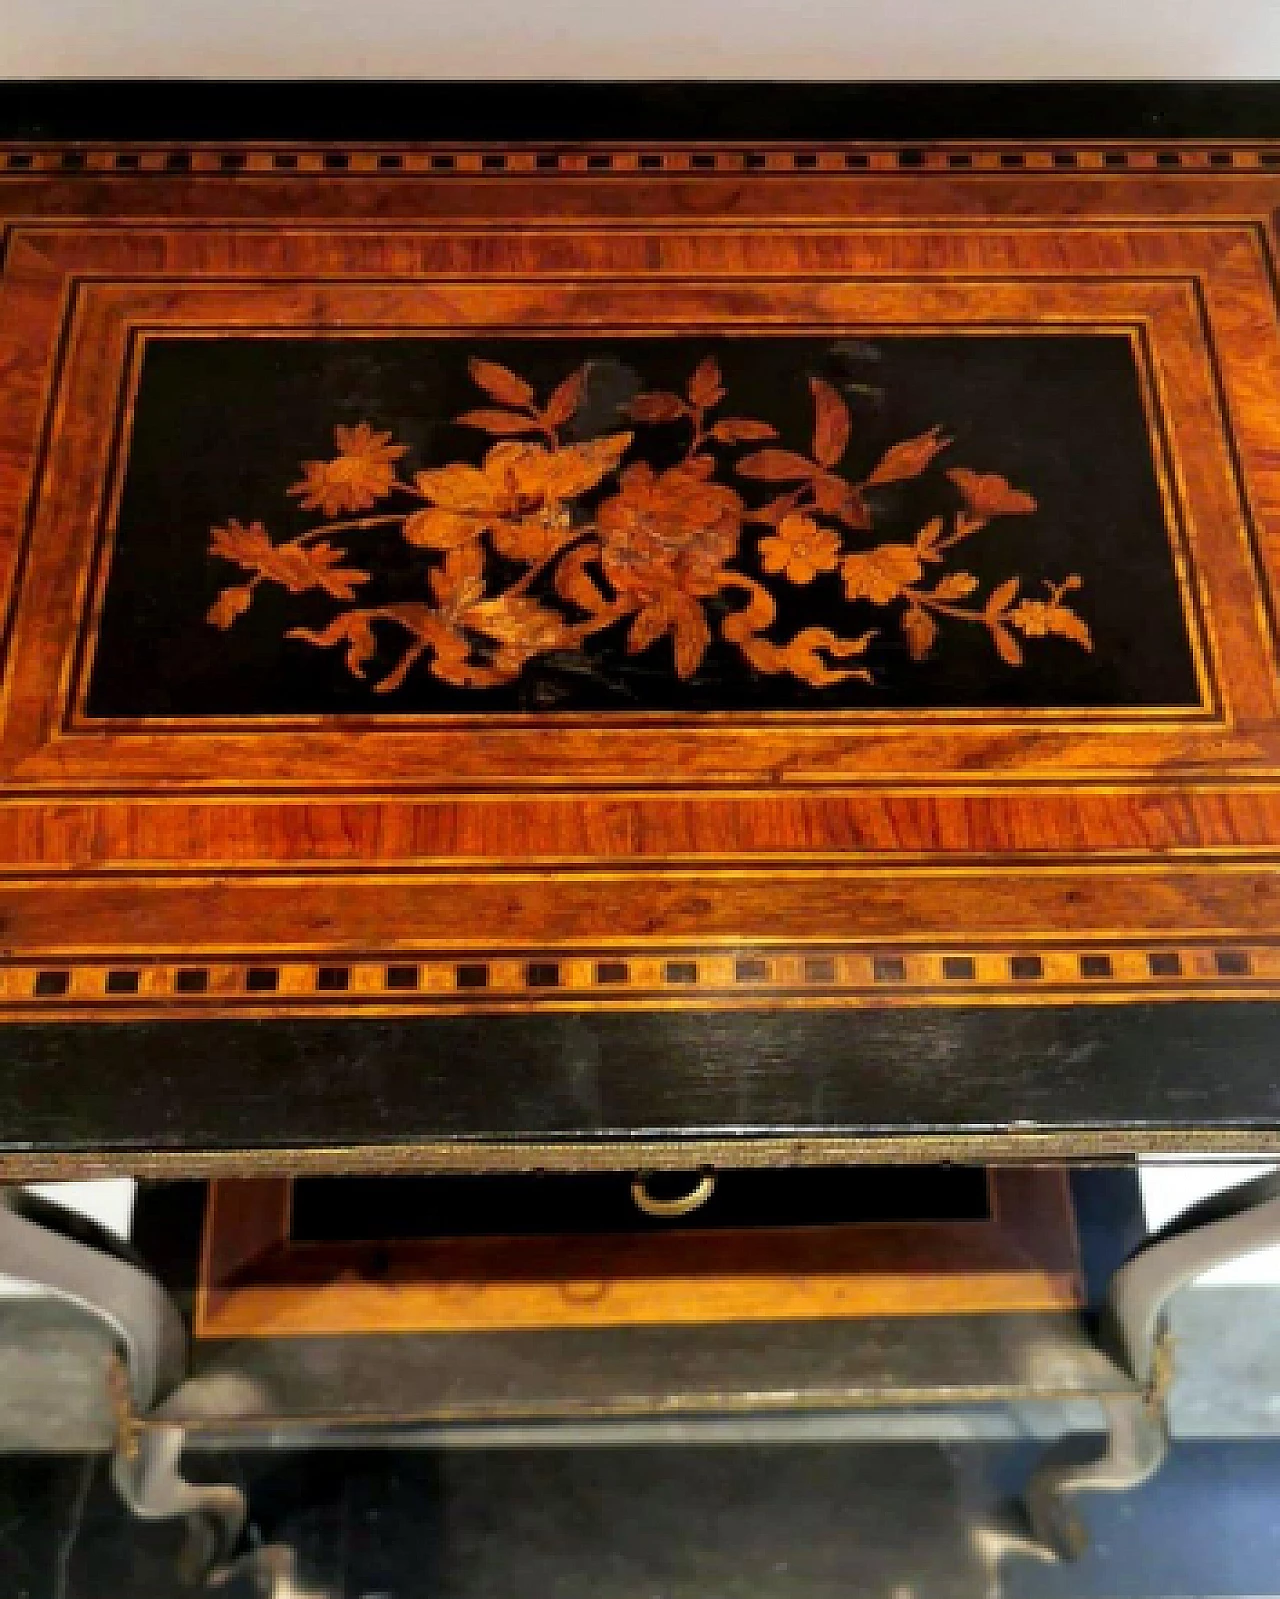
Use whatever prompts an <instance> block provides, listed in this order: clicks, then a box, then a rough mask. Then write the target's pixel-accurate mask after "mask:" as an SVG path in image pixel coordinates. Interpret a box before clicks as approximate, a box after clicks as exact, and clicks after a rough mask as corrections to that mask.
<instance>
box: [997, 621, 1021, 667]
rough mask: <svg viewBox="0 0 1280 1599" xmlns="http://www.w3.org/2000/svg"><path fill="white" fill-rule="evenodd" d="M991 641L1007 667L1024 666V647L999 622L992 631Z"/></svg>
mask: <svg viewBox="0 0 1280 1599" xmlns="http://www.w3.org/2000/svg"><path fill="white" fill-rule="evenodd" d="M991 641H992V643H993V644H994V645H995V647H996V654H997V655H998V656H999V657H1000V659H1001V660H1002V661H1003V662H1004V663H1005V665H1006V666H1021V665H1022V647H1021V645H1019V643H1018V641H1017V639H1016V638H1014V636H1013V634H1012V633H1011V632H1010V631H1009V629H1008V628H1007V627H1002V626H1001V624H1000V623H999V622H997V623H996V624H995V625H994V626H993V627H992V629H991Z"/></svg>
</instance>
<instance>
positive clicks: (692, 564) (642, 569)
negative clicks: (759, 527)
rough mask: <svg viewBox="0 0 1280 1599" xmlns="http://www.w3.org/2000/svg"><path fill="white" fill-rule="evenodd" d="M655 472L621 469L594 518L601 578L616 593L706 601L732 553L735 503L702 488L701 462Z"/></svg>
mask: <svg viewBox="0 0 1280 1599" xmlns="http://www.w3.org/2000/svg"><path fill="white" fill-rule="evenodd" d="M704 461H705V462H706V464H707V465H708V466H709V465H710V462H709V461H707V458H706V457H703V458H701V460H699V461H696V462H687V463H684V464H682V465H680V466H672V467H668V468H666V470H665V471H655V470H654V468H653V467H651V466H649V465H648V464H647V463H646V462H643V461H640V462H636V463H635V464H634V465H632V466H629V467H627V468H626V469H625V470H624V471H623V472H622V473H621V474H620V475H619V478H618V492H617V493H616V494H614V495H612V496H610V498H609V499H607V500H605V501H603V502H602V503H601V505H600V506H599V508H598V509H597V511H596V531H597V532H598V534H599V536H600V542H601V549H602V553H601V565H602V567H603V569H604V574H605V576H606V577H607V578H608V579H609V581H610V583H611V584H612V585H613V587H614V588H615V589H617V590H618V591H619V592H621V593H642V594H653V593H657V592H659V591H661V590H663V589H674V590H676V591H677V592H679V593H683V594H691V595H699V596H706V595H710V594H714V593H715V592H716V590H717V589H718V588H719V587H720V583H721V578H720V572H721V568H722V567H723V566H724V564H725V562H726V561H729V560H732V558H733V557H734V555H735V554H736V553H737V549H738V541H739V539H740V537H741V533H742V512H743V506H742V500H741V499H740V497H739V496H738V494H737V493H736V492H735V491H734V490H733V489H730V488H727V487H725V485H724V484H722V483H714V482H711V481H709V480H708V477H707V475H706V470H705V468H704V466H703V462H704Z"/></svg>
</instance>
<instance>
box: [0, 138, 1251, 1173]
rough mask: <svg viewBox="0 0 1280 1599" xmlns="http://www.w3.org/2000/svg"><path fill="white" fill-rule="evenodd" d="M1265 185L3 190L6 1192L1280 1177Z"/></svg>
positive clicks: (1194, 171)
mask: <svg viewBox="0 0 1280 1599" xmlns="http://www.w3.org/2000/svg"><path fill="white" fill-rule="evenodd" d="M1278 206H1280V143H1276V144H1268V143H1264V142H1254V143H1245V144H1225V143H1220V142H1213V141H1210V142H1208V143H1201V144H1197V145H1194V146H1193V145H1190V144H1178V143H1176V142H1164V143H1161V142H1159V141H1153V142H1150V143H1147V144H1143V145H1134V144H1127V145H1120V144H1103V143H1082V142H1079V141H1077V142H1075V143H1070V144H1068V143H1061V142H1059V143H1053V142H1046V143H1044V144H1042V145H1038V146H1035V147H1031V146H1027V145H1021V144H1010V143H1004V144H999V143H995V142H991V143H988V144H985V145H979V144H973V143H970V144H964V145H960V144H941V145H936V146H930V147H928V148H926V149H919V148H911V149H907V148H899V147H896V146H890V145H858V144H845V145H842V144H838V143H828V144H810V145H801V144H797V145H777V144H769V145H761V146H744V145H731V144H725V145H722V146H716V145H710V144H707V145H697V146H694V145H690V146H680V147H676V146H672V147H662V146H657V145H645V146H635V147H629V146H625V145H597V146H587V145H581V146H570V147H557V148H555V149H551V148H548V149H541V148H536V147H532V146H510V147H501V146H480V145H477V146H471V147H464V146H454V145H419V146H406V147H391V146H386V147H380V146H369V145H360V146H344V147H342V148H336V147H321V146H304V145H289V144H286V143H280V144H275V145H270V146H258V145H253V146H246V145H228V146H219V147H213V146H188V147H181V148H180V147H176V146H166V145H159V144H155V145H131V146H110V147H108V146H100V145H92V144H91V145H77V146H74V147H72V146H60V145H56V144H41V143H38V142H26V143H14V144H12V145H11V146H8V147H5V148H0V230H2V233H0V239H2V245H3V258H2V259H3V275H2V276H0V593H2V594H3V599H4V607H5V611H4V614H5V624H4V625H5V632H4V652H5V654H4V678H3V697H2V699H0V874H2V875H0V923H2V925H3V929H4V942H3V958H2V960H0V1027H2V1028H3V1037H4V1040H5V1052H6V1054H7V1056H8V1061H7V1064H6V1065H5V1066H4V1068H3V1069H2V1070H0V1154H3V1158H4V1159H5V1161H6V1162H7V1166H6V1169H7V1170H9V1171H12V1172H20V1171H27V1170H35V1169H58V1170H66V1169H70V1168H71V1167H73V1166H76V1167H79V1168H83V1169H89V1168H91V1167H106V1166H112V1165H120V1166H123V1167H133V1168H141V1167H144V1166H151V1167H158V1166H163V1165H165V1164H166V1163H170V1164H173V1165H175V1166H177V1165H184V1166H185V1167H189V1168H191V1169H205V1168H212V1167H215V1166H219V1165H223V1166H229V1165H234V1164H235V1163H236V1162H239V1163H240V1164H242V1165H243V1164H245V1163H248V1162H252V1163H254V1164H256V1165H269V1164H272V1163H273V1162H274V1163H276V1164H284V1165H292V1166H301V1165H306V1164H316V1165H324V1164H331V1165H333V1164H336V1165H342V1164H344V1163H346V1164H375V1165H377V1164H382V1165H391V1164H400V1163H409V1164H415V1163H422V1162H431V1161H434V1162H436V1163H437V1164H448V1163H450V1162H453V1163H458V1162H462V1163H466V1162H474V1161H475V1160H483V1161H488V1162H490V1163H503V1162H505V1163H508V1164H521V1163H528V1162H530V1161H535V1162H537V1163H541V1164H548V1163H550V1164H556V1163H560V1164H566V1163H567V1164H573V1163H574V1162H578V1163H583V1164H589V1163H593V1162H594V1163H606V1164H607V1163H609V1162H617V1161H623V1162H624V1163H629V1164H634V1163H635V1162H636V1161H637V1160H638V1159H640V1158H641V1157H643V1159H644V1160H645V1161H647V1162H648V1163H650V1164H654V1163H662V1162H664V1161H665V1162H667V1163H672V1162H686V1163H687V1162H688V1161H689V1160H690V1159H693V1158H710V1156H711V1155H715V1154H717V1153H718V1155H719V1156H720V1157H722V1158H723V1157H725V1155H726V1152H732V1155H733V1158H736V1159H773V1158H788V1159H827V1158H835V1157H836V1156H839V1157H841V1158H844V1157H845V1156H847V1155H850V1154H856V1155H862V1154H865V1153H868V1152H876V1151H880V1152H882V1153H883V1152H886V1151H887V1152H894V1153H897V1154H900V1155H901V1154H917V1155H922V1156H924V1155H933V1154H937V1153H939V1152H947V1153H958V1154H963V1153H983V1154H991V1153H992V1152H1004V1153H1009V1152H1015V1153H1044V1154H1050V1155H1061V1154H1071V1153H1099V1152H1103V1153H1106V1152H1111V1153H1115V1152H1127V1151H1130V1150H1132V1149H1137V1148H1148V1149H1149V1148H1157V1147H1162V1146H1163V1145H1165V1144H1169V1145H1174V1146H1180V1147H1185V1146H1186V1145H1187V1144H1188V1143H1197V1142H1198V1143H1201V1144H1212V1145H1215V1146H1225V1145H1231V1144H1234V1145H1236V1146H1239V1147H1245V1146H1247V1147H1251V1148H1252V1147H1256V1148H1264V1147H1268V1148H1270V1147H1275V1144H1276V1142H1277V1141H1280V1140H1277V1131H1278V1130H1280V1090H1277V1088H1276V1087H1275V1086H1274V1078H1275V1076H1276V1074H1277V1073H1276V1068H1275V1067H1273V1065H1272V1058H1273V1051H1272V1048H1271V1043H1272V1040H1273V1039H1274V1038H1275V1036H1276V1026H1277V1020H1278V1019H1280V1010H1277V1002H1278V1001H1280V879H1278V878H1277V873H1276V862H1277V852H1278V850H1280V682H1278V680H1277V672H1276V652H1277V628H1276V602H1277V592H1278V582H1280V408H1278V407H1277V402H1276V396H1277V394H1280V323H1278V319H1277V308H1276V307H1277V301H1276V276H1275V274H1276V237H1275V226H1274V219H1275V215H1276V210H1277V207H1278ZM531 1151H532V1153H531ZM6 1152H7V1153H6Z"/></svg>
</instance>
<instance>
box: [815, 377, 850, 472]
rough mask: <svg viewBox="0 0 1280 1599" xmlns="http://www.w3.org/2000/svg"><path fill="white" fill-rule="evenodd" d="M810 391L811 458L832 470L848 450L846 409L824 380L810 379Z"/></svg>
mask: <svg viewBox="0 0 1280 1599" xmlns="http://www.w3.org/2000/svg"><path fill="white" fill-rule="evenodd" d="M809 387H810V389H811V390H812V391H813V458H814V460H815V461H818V462H819V463H820V464H821V465H823V466H835V465H836V464H837V463H838V461H839V460H840V457H841V456H842V455H843V454H844V452H845V450H846V449H848V447H849V430H850V427H851V422H850V418H849V407H848V406H847V405H846V404H845V403H844V400H843V398H842V397H841V395H840V393H839V391H838V390H837V389H835V388H833V387H832V385H831V384H830V383H828V382H827V381H826V379H825V378H810V379H809Z"/></svg>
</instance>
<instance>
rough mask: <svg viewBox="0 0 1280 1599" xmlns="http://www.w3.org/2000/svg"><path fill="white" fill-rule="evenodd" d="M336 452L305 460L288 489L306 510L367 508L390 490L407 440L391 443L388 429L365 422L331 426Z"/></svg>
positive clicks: (327, 511)
mask: <svg viewBox="0 0 1280 1599" xmlns="http://www.w3.org/2000/svg"><path fill="white" fill-rule="evenodd" d="M333 434H334V441H335V443H336V444H337V447H338V453H337V455H335V456H334V457H333V458H332V459H331V460H328V461H304V462H303V463H302V480H301V481H300V482H298V483H295V484H294V485H293V486H292V488H290V489H289V490H288V492H289V493H290V494H293V495H296V496H297V497H298V498H299V500H300V501H301V503H302V507H303V509H304V510H306V511H322V512H323V513H324V514H325V516H342V515H344V514H345V513H346V512H348V511H367V510H368V509H369V508H370V507H371V506H373V505H376V504H377V502H378V501H379V500H380V499H382V498H383V496H384V495H386V494H389V493H390V492H391V489H392V486H393V484H394V483H395V479H396V462H397V461H398V460H399V459H400V457H401V456H402V455H404V454H405V453H406V452H407V450H408V448H409V446H408V445H407V444H392V442H391V437H392V436H391V433H390V432H386V433H379V432H377V431H376V430H375V429H374V428H372V427H370V425H369V424H368V423H367V422H361V423H359V424H358V425H357V426H356V427H343V426H341V425H339V426H338V427H336V428H334V430H333Z"/></svg>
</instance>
